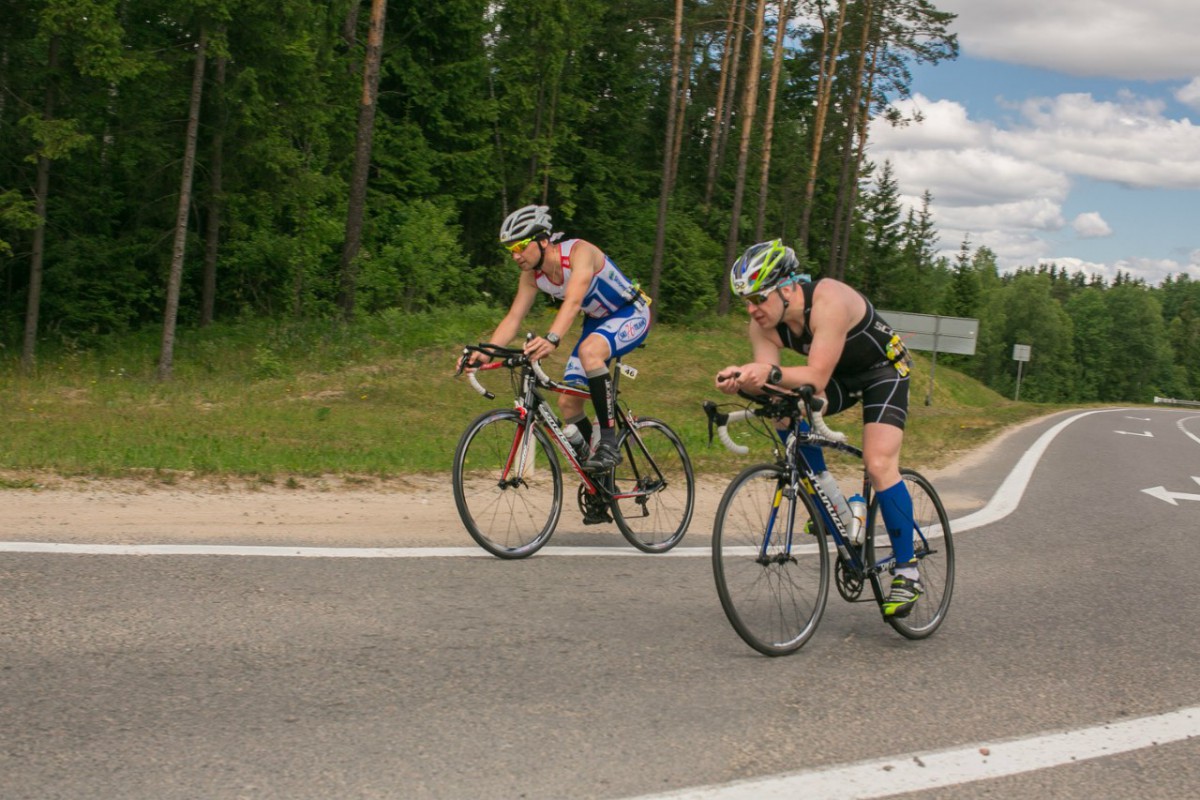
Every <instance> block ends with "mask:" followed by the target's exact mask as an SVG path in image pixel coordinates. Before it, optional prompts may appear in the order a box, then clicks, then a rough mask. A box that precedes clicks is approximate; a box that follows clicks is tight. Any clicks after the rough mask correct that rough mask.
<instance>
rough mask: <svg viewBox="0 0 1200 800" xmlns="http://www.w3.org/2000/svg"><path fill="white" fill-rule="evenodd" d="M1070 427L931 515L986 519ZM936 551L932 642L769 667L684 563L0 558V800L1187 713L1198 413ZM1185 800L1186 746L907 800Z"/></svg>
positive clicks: (387, 791)
mask: <svg viewBox="0 0 1200 800" xmlns="http://www.w3.org/2000/svg"><path fill="white" fill-rule="evenodd" d="M1071 416H1072V414H1071V413H1067V414H1061V415H1057V416H1055V417H1053V418H1050V419H1048V420H1046V421H1044V422H1041V423H1039V424H1037V425H1035V426H1032V427H1030V428H1028V429H1026V430H1023V431H1022V432H1021V433H1020V435H1018V436H1014V437H1011V438H1010V439H1009V440H1006V443H1005V445H1004V446H1003V447H1001V448H999V449H998V450H997V452H996V453H995V454H994V457H993V458H992V459H990V460H989V461H988V462H987V463H985V464H982V465H980V466H978V467H977V468H975V469H972V470H967V471H964V472H963V473H962V474H959V475H956V476H952V477H950V478H946V479H944V480H943V481H941V482H939V486H940V487H942V488H943V489H944V490H945V491H947V493H949V492H950V491H951V490H953V491H954V492H955V493H956V494H957V493H974V494H977V495H979V496H980V497H983V498H987V497H990V496H991V495H992V493H993V492H995V491H996V490H997V487H999V486H1001V483H1002V481H1003V479H1004V478H1005V476H1006V475H1008V474H1009V472H1010V470H1012V469H1013V467H1014V465H1016V464H1017V463H1018V459H1019V458H1020V456H1021V455H1022V453H1024V452H1025V451H1026V450H1027V449H1028V448H1029V447H1030V446H1031V445H1032V444H1033V443H1034V442H1035V441H1036V440H1037V439H1038V437H1039V436H1040V435H1042V434H1043V433H1044V432H1045V431H1047V430H1049V429H1050V428H1051V427H1052V426H1053V425H1054V424H1055V423H1059V422H1062V421H1064V420H1066V419H1067V418H1069V417H1071ZM1147 434H1149V435H1147ZM1159 486H1162V487H1165V490H1166V491H1168V492H1177V493H1184V494H1196V495H1197V498H1196V499H1188V498H1183V497H1179V498H1173V499H1174V502H1175V504H1172V503H1171V502H1169V501H1168V500H1166V499H1163V497H1162V496H1161V493H1158V494H1157V495H1156V494H1151V493H1147V492H1145V491H1143V490H1144V489H1152V488H1154V487H1159ZM710 528H711V520H697V521H696V522H695V523H694V530H693V531H692V532H691V533H689V536H688V538H687V539H685V542H684V546H693V547H695V546H700V545H703V544H705V538H706V535H707V533H708V531H709V529H710ZM19 534H20V532H19V531H18V532H4V536H3V537H0V538H9V539H16V538H19ZM613 535H614V537H617V538H618V539H619V535H618V534H616V533H615V531H614V534H613ZM956 546H957V557H958V561H957V564H958V577H957V585H956V590H955V596H954V604H953V606H952V607H951V611H950V615H949V617H948V619H947V621H946V623H945V624H944V626H943V627H942V629H941V630H940V631H939V632H938V633H937V634H936V635H935V636H933V637H932V638H931V639H928V640H926V641H921V642H910V641H907V640H905V639H903V638H901V637H900V636H899V635H897V634H896V633H895V632H893V631H892V630H891V628H889V627H888V626H886V625H885V624H883V623H882V622H881V621H880V620H879V617H878V612H877V610H876V609H875V608H874V607H873V606H871V605H869V604H857V605H849V604H846V603H844V602H842V601H841V600H840V599H838V598H837V597H836V595H835V597H834V598H832V599H831V601H830V605H829V611H828V613H827V614H826V617H825V619H824V621H823V622H822V625H821V628H820V630H819V631H818V632H817V634H816V636H815V637H814V638H813V640H812V641H811V642H810V643H809V644H808V645H807V646H806V647H805V648H804V649H803V650H801V651H800V652H799V653H797V654H796V655H794V656H791V657H788V658H782V659H769V658H765V657H762V656H759V655H757V654H755V653H754V652H753V651H752V650H750V649H749V648H748V647H746V646H745V645H744V644H743V643H742V642H741V640H740V639H739V638H738V637H737V636H736V634H735V633H734V632H733V631H732V630H731V629H730V627H729V625H728V623H727V622H726V620H725V618H724V616H723V614H722V612H721V609H720V605H719V603H718V601H717V598H716V595H715V592H714V590H713V586H712V578H711V572H710V566H709V562H708V559H707V558H704V557H690V558H689V557H662V556H639V557H622V558H616V557H604V556H597V557H591V556H580V557H573V558H567V557H556V556H549V555H547V556H539V557H535V558H532V559H529V560H527V561H523V562H502V561H499V560H496V559H492V558H490V557H486V556H481V557H478V558H412V559H356V558H339V559H320V558H263V557H236V556H194V555H189V556H116V555H62V554H33V553H0V797H3V798H5V800H16V798H39V799H41V798H155V799H156V800H168V799H169V798H208V797H211V798H289V799H297V800H298V799H302V798H359V797H361V798H563V797H571V798H574V797H580V798H593V797H594V798H621V797H632V796H642V795H653V794H656V793H662V792H677V791H680V790H686V789H693V788H695V787H705V786H707V787H714V786H723V785H725V784H727V783H729V782H731V781H744V780H751V781H754V780H758V779H762V778H766V777H769V776H775V775H787V774H793V773H805V772H808V771H811V770H814V769H818V768H823V767H834V766H838V765H845V764H850V763H855V762H860V761H863V760H867V759H873V758H882V757H888V758H891V757H897V758H900V757H905V758H907V757H908V755H906V754H909V755H911V754H914V753H922V752H934V751H938V750H944V749H950V748H955V747H961V746H964V745H971V746H974V745H975V744H978V743H989V742H991V743H1002V742H1005V741H1008V740H1018V739H1022V738H1024V737H1030V736H1034V735H1039V734H1045V733H1048V732H1055V731H1064V730H1073V729H1081V728H1093V727H1096V726H1103V725H1105V724H1108V723H1113V722H1120V721H1122V720H1128V719H1134V718H1138V717H1146V716H1154V715H1162V714H1166V713H1168V712H1171V711H1174V710H1176V709H1181V708H1193V707H1196V706H1200V639H1198V637H1197V635H1196V633H1195V627H1196V621H1195V620H1196V614H1197V612H1200V581H1197V579H1196V572H1197V565H1200V411H1194V412H1191V413H1188V412H1186V411H1179V410H1169V409H1159V408H1154V409H1137V410H1134V411H1120V410H1111V411H1104V412H1101V413H1094V414H1090V415H1087V416H1084V417H1080V418H1078V419H1077V420H1075V421H1074V422H1072V423H1071V424H1070V425H1068V426H1067V427H1065V428H1063V429H1062V430H1061V432H1060V433H1059V434H1058V436H1057V438H1055V439H1054V440H1053V442H1052V443H1051V444H1050V445H1049V447H1048V448H1046V450H1045V452H1044V454H1043V455H1042V457H1041V459H1040V461H1039V462H1038V464H1037V466H1036V469H1035V470H1034V472H1033V474H1032V479H1031V480H1030V481H1029V483H1028V486H1027V487H1026V488H1025V490H1024V493H1023V495H1022V496H1021V497H1020V503H1019V505H1018V506H1017V508H1016V510H1015V511H1013V512H1012V513H1011V514H1009V515H1007V516H1005V517H1004V518H1003V519H1000V520H998V521H996V522H992V523H991V524H987V525H983V526H981V527H976V528H974V529H972V530H967V531H964V532H962V533H961V534H959V536H958V537H957V538H956ZM753 787H754V784H750V785H749V788H748V789H747V791H748V792H749V794H746V795H745V796H755V790H754V788H753ZM1197 787H1200V738H1198V737H1197V736H1193V737H1192V738H1188V739H1184V740H1182V741H1175V742H1171V743H1165V744H1159V745H1157V746H1148V747H1142V748H1139V749H1135V750H1132V751H1130V752H1125V753H1119V754H1114V755H1110V756H1106V757H1102V758H1094V759H1091V760H1087V761H1084V760H1082V759H1079V760H1078V761H1076V762H1069V763H1067V764H1064V765H1062V766H1057V767H1053V768H1049V769H1041V770H1038V771H1028V772H1023V771H1019V772H1018V774H1014V775H1012V776H1009V777H1004V778H994V779H987V780H981V781H974V782H968V783H956V784H954V785H952V786H949V787H946V788H941V789H937V790H932V791H926V792H923V793H920V795H919V796H921V797H934V798H975V797H997V796H1004V797H1018V798H1023V797H1031V798H1032V797H1037V798H1042V797H1055V798H1087V800H1097V799H1098V798H1109V797H1113V798H1116V797H1121V798H1125V797H1131V796H1132V797H1138V798H1156V797H1162V798H1184V797H1193V796H1196V793H1197ZM697 796H699V795H697ZM794 796H799V795H794Z"/></svg>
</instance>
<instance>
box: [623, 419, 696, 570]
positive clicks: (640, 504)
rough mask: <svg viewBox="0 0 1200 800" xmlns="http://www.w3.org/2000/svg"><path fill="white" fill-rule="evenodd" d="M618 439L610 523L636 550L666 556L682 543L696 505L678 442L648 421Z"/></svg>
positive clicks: (663, 425) (692, 478)
mask: <svg viewBox="0 0 1200 800" xmlns="http://www.w3.org/2000/svg"><path fill="white" fill-rule="evenodd" d="M634 427H635V429H636V430H635V431H631V430H629V429H626V430H624V431H623V433H622V435H621V441H620V451H621V463H620V464H618V465H617V466H616V467H615V468H614V469H613V483H612V487H613V501H612V506H611V507H612V512H613V521H615V522H616V523H617V527H618V528H620V530H621V534H622V535H623V536H624V537H625V538H626V539H628V540H629V543H630V544H632V545H633V546H634V547H636V548H637V549H639V550H642V551H643V552H646V553H665V552H666V551H668V550H670V549H671V548H672V547H674V546H675V545H677V544H679V542H680V540H681V539H683V535H684V534H685V533H687V529H688V525H689V524H690V523H691V521H692V511H693V510H694V508H695V503H696V479H695V476H694V475H693V474H692V461H691V459H689V458H688V454H687V451H686V450H684V448H683V442H681V441H680V440H679V437H678V436H676V435H675V432H674V431H673V430H671V429H670V428H669V427H667V425H666V423H664V422H661V421H659V420H656V419H650V418H648V417H646V418H643V419H640V420H638V421H637V422H636V423H634Z"/></svg>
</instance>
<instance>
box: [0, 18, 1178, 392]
mask: <svg viewBox="0 0 1200 800" xmlns="http://www.w3.org/2000/svg"><path fill="white" fill-rule="evenodd" d="M0 19H3V20H4V22H3V24H2V25H0V345H3V347H4V348H5V350H4V352H5V353H6V354H7V355H8V356H10V357H11V356H13V355H14V354H16V353H19V354H20V355H19V358H20V363H21V365H22V367H23V369H25V370H26V371H32V370H35V369H36V368H37V353H38V349H39V346H45V345H46V343H48V342H61V341H71V342H73V343H75V344H76V345H77V346H87V344H88V342H89V341H92V340H95V339H96V338H97V337H104V336H110V335H112V334H121V333H123V332H127V331H131V330H137V329H143V328H147V327H156V328H161V330H162V340H163V345H162V356H161V358H160V361H159V377H160V378H163V379H166V378H168V377H169V376H170V366H171V359H170V357H171V347H172V341H173V337H174V334H175V329H176V326H184V327H202V326H205V325H208V324H210V323H212V322H213V321H214V320H237V319H241V318H245V317H247V316H251V317H262V316H267V317H274V318H285V317H293V318H325V317H328V318H353V317H354V316H355V315H367V314H373V313H376V312H379V311H381V310H384V309H391V308H400V309H403V310H405V311H420V310H423V309H426V308H429V307H431V306H444V305H445V304H447V303H476V302H492V303H497V304H501V303H505V302H506V301H507V299H508V298H509V297H511V292H512V291H513V288H514V286H515V280H514V278H513V274H512V272H511V269H510V268H509V266H508V264H507V259H506V257H505V254H504V253H503V251H501V250H500V249H499V248H498V247H497V246H496V241H495V236H496V231H497V228H498V225H499V222H500V221H501V220H502V219H503V217H504V216H505V215H506V214H507V213H508V212H509V211H511V210H512V209H514V208H516V207H518V206H520V205H523V204H525V203H529V202H544V203H547V204H549V205H551V206H552V207H553V209H554V214H555V219H556V221H558V222H559V223H561V225H562V227H563V229H565V230H566V231H567V232H568V233H570V234H572V235H579V236H584V237H587V238H590V239H593V240H594V241H596V242H597V243H598V244H600V245H601V246H602V247H603V248H604V249H605V250H606V251H607V252H608V253H609V254H610V255H612V256H613V258H614V259H615V260H616V261H617V262H618V263H619V264H620V265H621V266H622V268H623V269H625V270H626V271H627V272H628V273H630V274H631V275H633V276H634V277H636V278H638V279H639V280H640V281H641V282H642V283H643V285H645V286H647V287H649V288H650V289H651V291H652V292H653V293H654V294H655V296H656V302H655V304H654V309H655V312H656V314H657V315H658V317H659V318H660V319H662V320H664V321H667V322H686V321H687V320H689V319H695V318H697V317H701V316H705V315H710V314H714V313H724V312H725V311H727V310H728V308H729V296H728V288H727V284H726V282H725V281H724V280H723V278H724V275H725V268H726V265H727V264H728V262H729V261H730V260H731V259H732V257H733V256H734V255H736V252H737V251H738V250H739V249H740V248H743V247H745V246H746V245H748V244H750V243H751V242H753V241H756V240H759V239H763V238H768V237H782V238H784V239H785V240H787V241H788V243H790V244H792V245H794V246H795V247H796V248H797V250H798V251H799V252H800V253H802V255H803V257H804V259H805V260H806V261H807V262H808V266H809V268H810V270H811V271H812V272H813V273H814V274H817V275H831V276H834V277H839V278H843V279H845V280H847V281H849V282H850V283H852V284H853V285H855V286H856V287H858V288H860V289H861V290H863V291H864V292H866V293H867V294H868V295H869V296H871V297H872V298H873V299H874V300H876V302H877V304H878V305H880V306H881V307H884V308H893V309H898V310H908V311H915V312H926V313H945V314H953V315H971V316H978V317H980V319H981V320H982V328H981V341H980V346H981V347H980V354H979V355H978V356H977V357H975V358H973V359H970V360H967V361H964V362H963V363H961V364H960V365H959V366H961V367H962V368H963V369H966V370H967V371H970V372H972V373H973V374H976V375H977V376H979V377H980V378H982V379H983V380H985V381H987V382H988V383H989V384H991V385H993V386H996V387H997V388H1002V389H1003V388H1005V387H1006V386H1007V385H1008V384H1007V383H1006V382H1007V381H1011V378H1012V375H1013V374H1015V367H1013V365H1012V364H1011V361H1010V360H1006V355H1005V350H1006V348H1011V344H1012V343H1014V342H1015V341H1018V340H1020V339H1021V337H1025V338H1026V339H1030V341H1027V342H1025V343H1029V344H1033V345H1034V346H1035V348H1036V349H1035V352H1036V353H1037V354H1038V355H1037V357H1038V358H1039V359H1046V363H1047V364H1051V363H1053V364H1055V365H1061V366H1062V368H1063V369H1062V370H1058V369H1057V366H1056V367H1055V369H1054V370H1051V369H1045V370H1038V371H1036V374H1035V375H1031V377H1030V378H1029V379H1028V381H1027V383H1025V384H1024V386H1023V388H1022V392H1023V395H1024V396H1026V397H1027V398H1028V399H1032V400H1037V399H1044V400H1063V399H1079V400H1090V399H1100V400H1107V399H1141V398H1142V397H1143V396H1144V395H1145V394H1146V392H1148V391H1160V392H1163V393H1175V394H1179V395H1184V394H1189V393H1190V394H1193V395H1194V394H1196V392H1197V390H1198V389H1200V375H1198V374H1197V367H1196V366H1195V365H1197V364H1200V358H1197V355H1200V354H1198V353H1197V352H1196V351H1197V349H1200V320H1198V319H1197V316H1198V312H1200V293H1198V291H1197V289H1196V286H1195V285H1194V284H1192V283H1190V282H1189V281H1187V280H1186V279H1185V278H1181V279H1179V280H1178V281H1169V282H1168V283H1167V284H1165V285H1164V286H1162V287H1147V286H1144V285H1140V284H1137V283H1135V282H1132V281H1127V280H1120V281H1118V282H1117V283H1116V284H1114V285H1112V286H1109V285H1106V284H1104V283H1097V282H1094V281H1089V280H1086V279H1083V278H1082V277H1081V276H1068V275H1066V274H1065V273H1060V272H1058V271H1057V270H1054V269H1047V268H1040V269H1037V268H1030V269H1029V270H1024V271H1021V272H1018V273H1016V274H1009V275H1000V274H999V273H998V272H997V270H996V267H995V259H994V257H992V255H991V254H990V253H989V252H988V251H986V249H982V248H981V249H979V250H976V251H972V250H971V249H970V247H969V243H963V252H962V253H961V254H960V257H959V258H958V259H957V261H955V260H953V259H945V258H940V257H938V256H937V252H938V251H939V249H940V248H939V243H938V235H937V231H936V220H934V219H933V218H932V215H931V213H930V211H929V200H930V198H929V197H928V196H927V197H926V199H925V203H924V205H923V207H922V208H920V209H914V210H912V211H910V212H905V211H904V210H903V208H902V206H901V203H900V198H899V195H898V192H897V188H896V185H895V182H894V180H893V179H892V173H891V168H890V165H888V164H886V163H884V164H876V163H873V162H872V160H871V150H870V142H869V141H868V134H869V130H870V128H869V125H868V123H869V122H870V121H871V120H873V119H878V118H880V117H883V118H885V119H888V120H890V121H892V122H894V123H896V124H904V123H906V122H909V121H908V120H903V119H900V118H898V117H897V115H896V111H895V106H894V105H893V103H894V101H896V100H897V99H900V98H904V97H906V96H908V95H909V93H910V92H911V91H912V90H913V88H914V87H912V86H911V80H912V78H911V73H910V67H911V66H912V65H913V64H915V63H934V64H936V63H938V62H941V61H944V60H949V59H953V58H954V57H955V56H956V55H957V41H956V38H955V35H954V33H953V30H952V26H953V15H951V14H947V13H944V12H941V11H939V10H938V9H937V8H936V7H935V4H934V3H933V2H930V0H780V2H765V0H759V1H757V2H756V1H754V0H675V1H674V2H672V3H668V2H664V1H663V0H659V1H658V2H651V0H571V1H570V2H568V1H567V0H522V2H520V3H509V2H504V1H503V0H442V2H437V3H429V2H414V1H413V0H391V2H388V1H387V0H370V2H365V0H326V1H325V2H314V0H274V1H273V2H269V3H268V2H264V1H263V0H171V2H166V1H165V0H0ZM1014 337H1016V338H1014ZM1118 362H1119V363H1118ZM1085 365H1091V366H1093V367H1094V369H1093V368H1087V369H1084V368H1083V367H1084V366H1085Z"/></svg>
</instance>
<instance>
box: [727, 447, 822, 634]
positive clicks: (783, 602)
mask: <svg viewBox="0 0 1200 800" xmlns="http://www.w3.org/2000/svg"><path fill="white" fill-rule="evenodd" d="M789 519H791V520H792V531H793V534H792V537H791V541H789V540H788V521H789ZM810 523H811V524H810ZM806 531H811V532H812V533H807V532H806ZM827 553H828V544H827V542H826V538H825V527H824V524H823V523H822V522H821V520H820V515H819V514H818V513H817V510H816V508H815V507H814V506H813V505H812V501H811V500H810V499H809V497H808V495H807V494H804V492H803V491H802V490H801V491H800V492H799V494H798V496H797V494H796V493H793V492H792V491H791V489H790V487H789V486H788V473H787V472H786V471H785V470H784V469H782V468H780V467H779V466H777V465H774V464H760V465H758V466H754V467H749V468H747V469H745V470H743V471H742V473H741V474H740V475H738V476H737V477H736V478H734V479H733V482H732V483H730V484H729V488H728V489H726V490H725V495H724V496H723V497H722V498H721V504H720V506H719V507H718V508H717V520H716V524H715V525H714V526H713V546H712V558H713V576H714V577H715V578H716V582H717V595H718V596H719V597H720V598H721V607H722V608H724V609H725V616H726V617H728V618H729V622H730V624H732V625H733V629H734V630H735V631H737V633H738V635H739V636H741V637H742V640H743V641H745V642H746V644H748V645H750V646H751V647H753V648H754V649H755V650H757V651H758V652H760V653H763V654H765V655H768V656H782V655H787V654H788V653H794V652H795V651H797V650H799V649H800V648H801V647H802V646H803V645H804V643H805V642H807V641H808V640H809V638H811V637H812V635H813V633H815V632H816V630H817V625H818V624H819V623H820V621H821V615H822V614H823V613H824V612H825V603H826V600H827V598H828V594H829V558H828V557H827Z"/></svg>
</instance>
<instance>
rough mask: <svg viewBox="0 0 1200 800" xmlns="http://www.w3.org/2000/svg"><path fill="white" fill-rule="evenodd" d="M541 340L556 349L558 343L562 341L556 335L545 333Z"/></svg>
mask: <svg viewBox="0 0 1200 800" xmlns="http://www.w3.org/2000/svg"><path fill="white" fill-rule="evenodd" d="M542 338H543V339H545V340H546V341H547V342H549V343H550V344H552V345H554V346H555V347H558V343H559V342H561V341H562V339H560V338H559V336H558V334H557V333H547V334H546V335H545V336H543V337H542Z"/></svg>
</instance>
